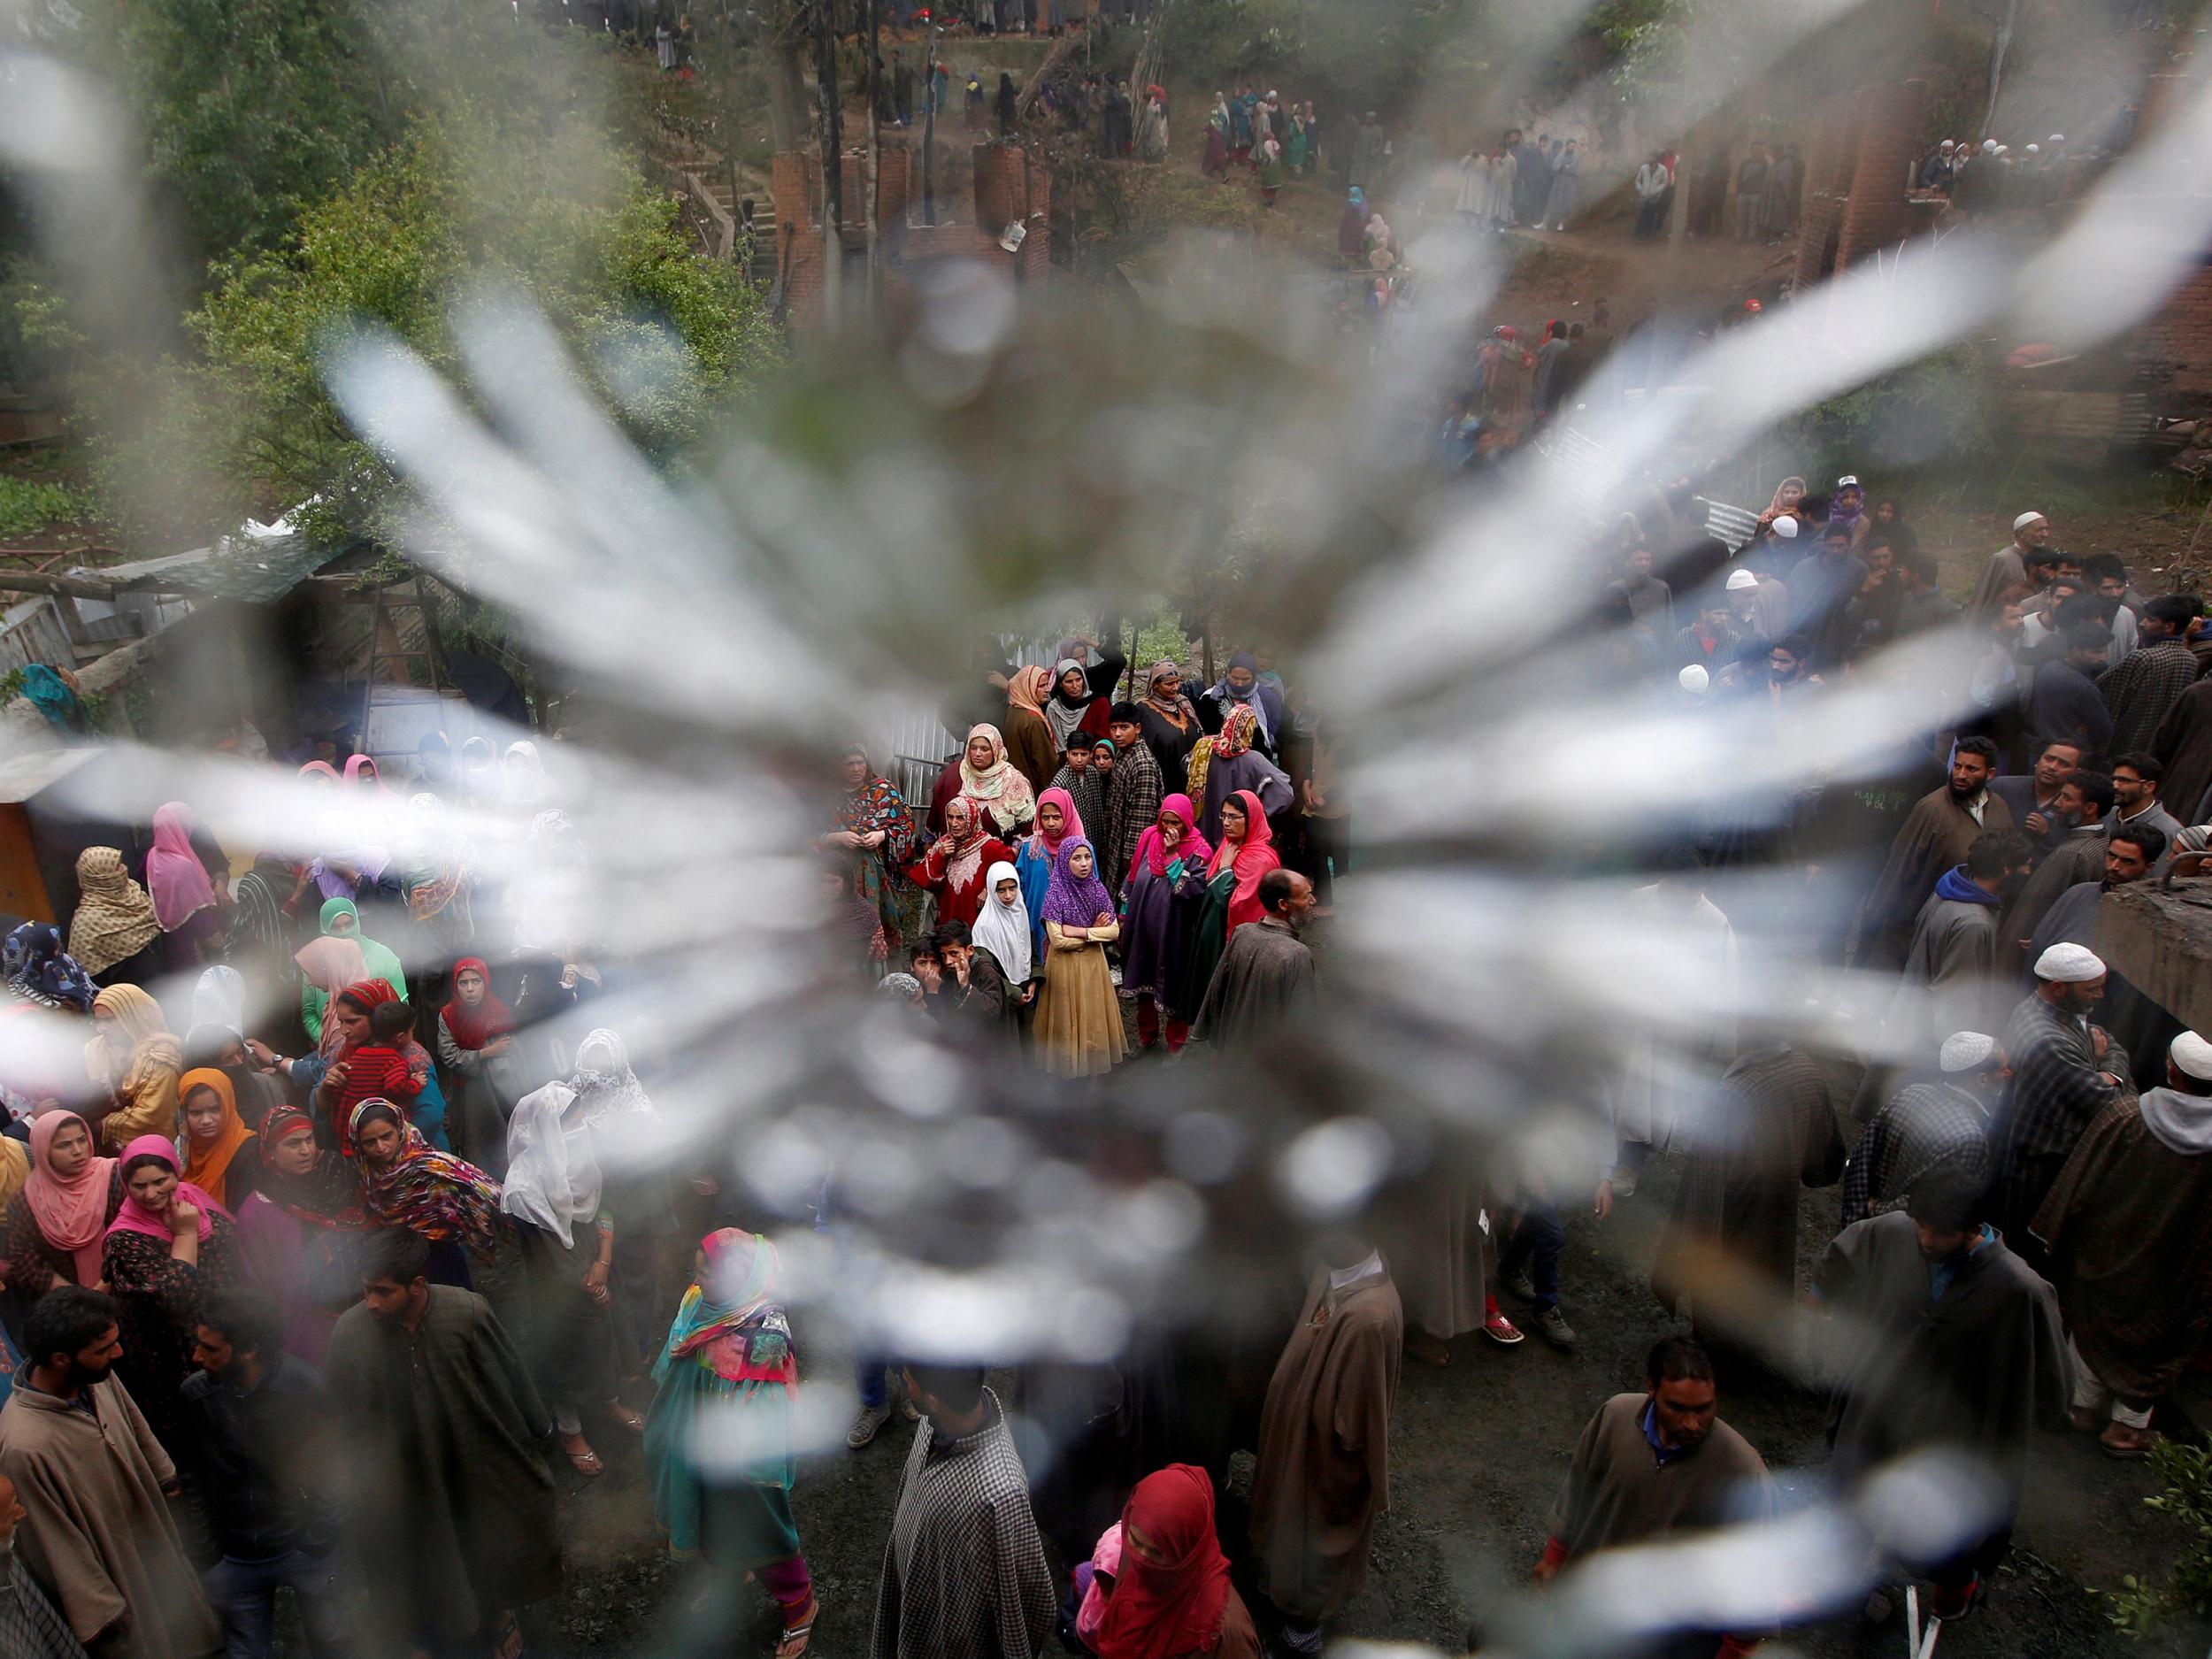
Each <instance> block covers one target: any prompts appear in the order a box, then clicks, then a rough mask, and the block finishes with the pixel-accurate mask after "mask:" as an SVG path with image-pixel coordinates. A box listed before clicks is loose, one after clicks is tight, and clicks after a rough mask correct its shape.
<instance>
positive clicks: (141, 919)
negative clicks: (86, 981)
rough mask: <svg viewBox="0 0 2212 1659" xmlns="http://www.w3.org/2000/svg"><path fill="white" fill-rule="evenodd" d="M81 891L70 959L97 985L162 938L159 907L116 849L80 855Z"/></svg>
mask: <svg viewBox="0 0 2212 1659" xmlns="http://www.w3.org/2000/svg"><path fill="white" fill-rule="evenodd" d="M77 891H78V894H79V895H80V896H79V898H78V901H77V913H76V914H75V915H74V916H73V917H72V918H70V920H69V954H70V955H71V956H74V957H75V958H76V959H77V961H78V963H79V964H81V966H82V967H83V969H84V971H85V972H87V973H89V974H91V975H92V976H93V977H94V978H95V979H97V978H98V977H99V976H100V975H101V974H103V973H105V972H107V971H108V970H109V969H110V968H111V967H113V966H114V965H115V964H117V963H119V962H121V961H124V960H125V959H127V958H128V957H131V956H136V955H137V954H138V953H139V952H140V951H142V950H143V949H146V947H147V946H148V945H150V944H151V943H153V941H155V940H157V939H158V938H160V937H161V918H159V917H157V916H156V915H155V914H154V902H153V901H152V900H151V899H150V898H148V897H147V896H146V889H145V888H143V887H140V886H139V885H138V883H137V882H135V881H134V880H132V879H131V874H130V872H129V871H128V870H127V869H126V868H125V867H124V864H123V855H122V854H121V853H119V852H118V851H116V849H114V848H112V847H88V848H86V849H84V850H83V851H82V852H81V853H79V854H78V855H77Z"/></svg>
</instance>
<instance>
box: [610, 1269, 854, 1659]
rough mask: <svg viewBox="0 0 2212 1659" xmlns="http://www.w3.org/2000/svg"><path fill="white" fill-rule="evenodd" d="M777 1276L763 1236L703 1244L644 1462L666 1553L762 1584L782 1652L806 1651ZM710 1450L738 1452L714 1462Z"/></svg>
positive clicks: (785, 1332)
mask: <svg viewBox="0 0 2212 1659" xmlns="http://www.w3.org/2000/svg"><path fill="white" fill-rule="evenodd" d="M776 1270H777V1261H776V1247H775V1246H774V1245H772V1244H771V1243H769V1241H768V1240H766V1239H764V1238H763V1237H761V1236H760V1235H759V1234H758V1233H748V1232H746V1231H744V1230H743V1229H742V1228H740V1227H725V1228H723V1229H722V1230H721V1231H719V1232H718V1233H709V1234H708V1235H707V1236H706V1238H705V1239H704V1240H702V1241H701V1242H700V1245H699V1254H698V1256H697V1258H696V1260H695V1262H694V1263H693V1266H692V1279H693V1282H692V1285H691V1287H690V1288H689V1289H688V1290H687V1291H685V1292H684V1299H683V1302H682V1303H681V1305H680V1306H679V1307H678V1308H677V1310H676V1322H675V1324H674V1325H671V1326H670V1327H669V1331H668V1342H667V1345H666V1346H665V1347H664V1348H663V1349H662V1351H661V1356H660V1360H659V1362H658V1363H657V1364H655V1365H654V1367H653V1380H654V1382H655V1383H656V1384H657V1385H658V1392H657V1393H656V1394H654V1396H653V1405H652V1409H651V1410H649V1411H648V1412H647V1413H646V1417H645V1464H646V1472H647V1477H648V1479H649V1480H650V1481H651V1482H652V1487H653V1518H654V1520H655V1521H656V1522H657V1524H658V1525H659V1526H660V1529H661V1531H662V1532H664V1533H666V1534H667V1537H668V1548H669V1550H670V1552H671V1553H672V1554H673V1555H675V1556H676V1558H677V1559H678V1560H680V1561H685V1560H689V1559H692V1558H693V1557H695V1556H697V1555H705V1556H706V1557H707V1558H708V1559H709V1561H710V1562H711V1563H713V1566H714V1568H715V1570H716V1572H717V1574H718V1575H722V1574H727V1575H729V1576H730V1577H733V1578H734V1577H736V1576H738V1575H740V1574H744V1573H750V1574H751V1575H752V1576H753V1577H755V1578H757V1579H758V1580H759V1581H760V1583H761V1584H762V1585H764V1586H765V1587H766V1588H767V1590H768V1593H769V1594H771V1595H772V1596H774V1597H775V1598H776V1602H777V1605H778V1607H779V1608H780V1609H781V1610H782V1614H783V1638H782V1640H781V1641H780V1642H779V1643H778V1645H777V1647H776V1651H777V1653H778V1654H779V1655H794V1654H798V1653H803V1652H804V1651H805V1647H806V1640H807V1635H808V1632H810V1631H811V1630H812V1629H813V1626H814V1617H815V1614H816V1612H817V1611H818V1603H817V1601H816V1600H815V1596H814V1584H813V1579H812V1578H811V1577H810V1575H809V1573H808V1571H807V1566H806V1557H805V1556H804V1555H801V1554H800V1553H799V1527H798V1523H797V1522H796V1521H795V1520H793V1519H792V1517H791V1486H792V1482H793V1481H794V1480H795V1479H797V1478H798V1457H797V1428H796V1424H795V1410H796V1408H797V1404H798V1398H799V1365H798V1356H797V1355H796V1354H795V1351H794V1350H793V1348H792V1346H791V1326H790V1324H789V1322H788V1321H787V1319H786V1318H785V1317H784V1311H783V1309H782V1307H781V1306H780V1305H779V1304H778V1302H777V1301H776V1277H777V1273H776ZM707 1447H722V1448H732V1447H734V1448H741V1455H740V1456H738V1457H736V1458H734V1459H730V1458H715V1459H712V1460H711V1461H710V1460H709V1459H708V1458H706V1457H703V1455H702V1451H703V1448H707Z"/></svg>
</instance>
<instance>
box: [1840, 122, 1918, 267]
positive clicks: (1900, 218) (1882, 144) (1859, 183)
mask: <svg viewBox="0 0 2212 1659" xmlns="http://www.w3.org/2000/svg"><path fill="white" fill-rule="evenodd" d="M1927 90H1928V89H1927V87H1926V86H1925V84H1924V83H1923V82H1921V81H1898V82H1894V83H1893V84H1891V85H1889V86H1885V87H1872V88H1868V90H1867V94H1866V102H1865V113H1864V119H1863V122H1862V124H1861V127H1860V133H1859V142H1858V149H1857V153H1856V155H1855V157H1854V162H1853V167H1852V173H1851V189H1850V199H1849V201H1848V202H1847V204H1846V206H1845V208H1844V212H1843V228H1842V231H1841V233H1840V234H1839V237H1838V239H1837V242H1836V269H1838V270H1839V271H1841V270H1846V269H1848V268H1849V267H1850V266H1851V265H1855V264H1856V263H1857V262H1858V261H1860V260H1861V259H1863V258H1865V257H1867V256H1868V255H1870V254H1871V253H1872V252H1873V251H1874V250H1876V249H1878V248H1889V247H1894V246H1895V245H1896V244H1897V243H1898V242H1901V241H1903V240H1904V237H1905V227H1906V212H1905V188H1906V180H1907V177H1908V175H1909V172H1910V170H1911V167H1912V164H1913V161H1914V159H1915V158H1916V156H1917V155H1918V153H1919V143H1918V140H1917V137H1916V134H1918V133H1919V131H1920V106H1921V104H1922V101H1923V100H1924V98H1925V96H1927Z"/></svg>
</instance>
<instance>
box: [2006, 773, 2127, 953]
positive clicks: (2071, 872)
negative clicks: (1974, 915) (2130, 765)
mask: <svg viewBox="0 0 2212 1659" xmlns="http://www.w3.org/2000/svg"><path fill="white" fill-rule="evenodd" d="M2112 799H2113V792H2112V780H2111V779H2110V778H2108V776H2106V775H2105V774H2104V773H2103V772H2076V773H2075V774H2074V775H2073V776H2072V777H2070V778H2069V779H2068V780H2066V781H2065V782H2064V783H2063V784H2062V785H2061V786H2060V787H2059V792H2058V801H2057V803H2056V810H2055V815H2054V817H2053V818H2052V822H2053V823H2054V824H2055V826H2057V829H2058V845H2057V846H2055V847H2054V848H2053V849H2051V850H2050V852H2049V853H2048V854H2047V855H2046V856H2044V859H2043V862H2042V863H2041V864H2038V865H2037V866H2036V869H2035V873H2034V874H2033V875H2032V876H2030V877H2029V878H2028V879H2027V882H2026V884H2025V885H2024V887H2021V889H2020V891H2019V894H2018V895H2016V897H2015V898H2014V899H2013V901H2012V902H2011V903H2010V904H2008V905H2007V906H2006V907H2005V913H2004V916H2003V918H2001V920H2000V921H1999V922H1998V924H1997V974H1998V977H1999V978H2000V979H2017V978H2018V977H2019V975H2020V973H2021V972H2022V970H2023V969H2024V967H2025V965H2026V964H2028V963H2029V962H2031V961H2032V960H2033V959H2034V958H2033V957H2032V956H2030V955H2029V952H2028V946H2029V942H2030V941H2032V940H2033V939H2034V937H2035V930H2036V929H2037V928H2038V927H2040V926H2042V925H2043V918H2045V917H2046V916H2047V915H2049V914H2050V910H2051V906H2052V905H2054V904H2055V903H2057V902H2058V901H2059V897H2060V895H2062V894H2063V893H2065V891H2066V890H2067V889H2068V888H2069V887H2078V886H2080V885H2081V884H2082V883H2083V882H2085V881H2094V880H2096V879H2098V878H2099V877H2101V875H2102V874H2103V873H2104V840H2105V827H2104V818H2105V814H2106V813H2108V812H2109V811H2110V810H2112Z"/></svg>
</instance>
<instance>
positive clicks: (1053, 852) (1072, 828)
mask: <svg viewBox="0 0 2212 1659" xmlns="http://www.w3.org/2000/svg"><path fill="white" fill-rule="evenodd" d="M1048 806H1056V807H1058V808H1059V809H1060V833H1058V834H1057V835H1048V834H1046V833H1045V812H1044V810H1045V808H1047V807H1048ZM1034 821H1035V823H1036V826H1037V827H1036V831H1035V833H1034V834H1033V836H1032V839H1033V840H1034V841H1036V842H1037V844H1038V845H1039V846H1041V847H1042V848H1043V849H1045V856H1047V857H1048V858H1057V857H1058V856H1060V843H1061V842H1062V841H1065V840H1067V839H1068V837H1069V836H1071V835H1081V834H1082V833H1083V815H1082V814H1081V813H1080V812H1078V811H1077V810H1075V797H1074V796H1073V795H1070V794H1069V793H1068V792H1067V791H1066V790H1065V789H1047V790H1044V791H1042V792H1041V793H1040V794H1039V795H1038V796H1037V817H1036V818H1035V820H1034ZM1085 839H1086V840H1087V839H1088V837H1085Z"/></svg>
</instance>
